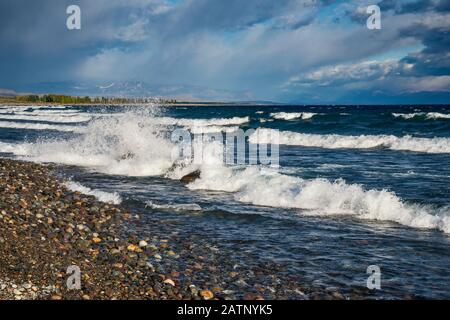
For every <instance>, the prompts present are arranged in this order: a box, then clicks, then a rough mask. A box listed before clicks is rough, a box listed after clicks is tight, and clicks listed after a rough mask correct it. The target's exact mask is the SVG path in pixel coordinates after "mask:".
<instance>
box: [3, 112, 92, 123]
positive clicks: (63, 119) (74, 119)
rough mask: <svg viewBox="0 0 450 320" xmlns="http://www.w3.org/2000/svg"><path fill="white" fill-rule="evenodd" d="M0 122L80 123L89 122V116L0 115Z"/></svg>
mask: <svg viewBox="0 0 450 320" xmlns="http://www.w3.org/2000/svg"><path fill="white" fill-rule="evenodd" d="M1 120H8V121H11V120H13V121H14V120H25V121H45V122H52V123H80V122H86V121H89V120H91V117H90V116H89V115H78V114H73V113H72V114H58V115H35V114H32V113H31V114H26V113H21V114H0V121H1Z"/></svg>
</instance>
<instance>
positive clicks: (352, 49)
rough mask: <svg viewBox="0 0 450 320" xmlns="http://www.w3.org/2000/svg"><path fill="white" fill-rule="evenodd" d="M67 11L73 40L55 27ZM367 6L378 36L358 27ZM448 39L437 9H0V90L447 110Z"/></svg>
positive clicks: (167, 1) (359, 2)
mask: <svg viewBox="0 0 450 320" xmlns="http://www.w3.org/2000/svg"><path fill="white" fill-rule="evenodd" d="M72 4H76V5H79V6H80V8H81V12H82V29H81V30H72V31H69V30H68V29H67V28H66V19H67V14H66V8H67V7H68V6H69V5H72ZM372 4H377V5H379V6H380V8H381V12H382V29H381V30H369V29H368V28H367V27H366V20H367V18H368V17H369V14H367V13H366V8H367V6H369V5H372ZM449 31H450V2H449V1H446V0H404V1H394V0H372V1H366V0H353V1H330V0H321V1H320V0H278V1H272V0H246V1H240V0H228V1H223V0H184V1H183V0H132V1H126V0H96V1H89V0H78V1H76V0H71V1H66V0H64V1H52V0H39V1H33V2H30V1H25V0H14V1H13V0H3V1H2V2H1V3H0V43H1V48H2V50H1V51H0V70H1V72H0V87H1V88H6V89H13V90H27V89H28V88H34V87H35V86H36V85H37V84H39V83H49V82H56V83H65V82H71V83H83V84H97V85H98V84H102V85H108V84H112V83H116V82H126V81H142V82H145V83H148V84H150V85H153V86H159V87H158V88H160V87H161V86H164V88H166V91H165V93H164V92H162V93H160V94H167V95H175V96H177V97H181V98H187V99H192V100H195V99H196V98H199V97H200V96H202V97H203V99H206V98H204V97H205V94H203V95H201V91H207V92H208V95H206V97H207V99H209V100H222V99H227V100H272V101H280V102H295V103H414V102H418V103H425V102H427V103H448V102H450V50H449V49H450V34H449ZM167 88H170V89H167ZM183 88H190V89H189V90H187V89H186V90H185V92H183V90H182V89H183ZM193 88H195V90H194V89H193ZM224 93H226V94H224Z"/></svg>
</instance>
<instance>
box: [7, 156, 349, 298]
mask: <svg viewBox="0 0 450 320" xmlns="http://www.w3.org/2000/svg"><path fill="white" fill-rule="evenodd" d="M160 224H161V222H160V221H155V222H154V223H153V224H152V223H150V224H149V223H148V222H146V223H145V228H147V229H148V228H150V233H151V235H150V236H148V235H147V237H145V238H140V237H139V236H138V234H139V235H141V234H142V233H140V232H138V230H139V229H140V228H141V229H142V225H141V224H140V217H139V215H138V213H136V212H127V210H126V209H124V208H122V207H120V206H117V205H112V204H106V203H102V202H99V201H97V200H96V199H95V198H94V197H92V196H88V195H83V194H80V193H78V192H72V191H70V190H68V189H66V188H65V187H64V185H63V181H60V178H58V177H57V176H56V175H55V174H54V167H52V165H39V164H34V163H29V162H21V161H16V160H10V159H0V231H1V232H0V299H53V300H60V299H86V300H87V299H196V300H198V299H255V300H256V299H344V298H345V297H344V296H343V295H341V294H340V293H339V292H336V291H332V292H326V291H323V292H322V291H321V292H316V291H312V290H309V289H307V288H305V287H300V285H299V282H300V280H299V279H298V277H296V276H295V275H292V277H289V278H286V277H284V278H280V277H278V276H277V270H278V269H277V268H278V266H276V265H255V266H254V267H252V268H248V267H245V268H241V267H239V261H233V260H232V259H230V257H229V256H227V255H226V254H224V253H222V252H220V249H219V248H218V247H217V246H214V245H211V244H209V243H205V242H204V241H203V239H202V237H201V236H199V235H190V236H189V237H182V238H181V237H179V236H177V234H176V232H172V233H173V234H171V229H170V228H171V225H170V222H167V223H165V222H162V224H164V226H161V227H160ZM133 226H134V227H133ZM131 230H135V231H131ZM152 230H154V232H153V231H152ZM202 241H203V242H202ZM68 268H69V270H68ZM70 268H72V269H70ZM73 268H79V270H80V271H81V278H80V283H81V288H80V289H73V288H72V289H69V288H68V285H67V281H68V279H69V280H70V281H72V280H73V279H74V278H73V277H72V276H73V275H74V274H73V270H74V269H73ZM68 271H69V272H68ZM71 279H72V280H71ZM70 281H69V282H70ZM70 283H72V284H73V283H76V282H73V281H72V282H70ZM353 298H354V297H353Z"/></svg>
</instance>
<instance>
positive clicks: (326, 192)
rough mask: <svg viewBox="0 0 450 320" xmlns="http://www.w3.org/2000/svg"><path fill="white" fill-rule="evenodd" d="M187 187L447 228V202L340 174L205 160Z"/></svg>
mask: <svg viewBox="0 0 450 320" xmlns="http://www.w3.org/2000/svg"><path fill="white" fill-rule="evenodd" d="M188 188H189V189H192V190H198V189H208V190H218V191H226V192H233V193H235V198H236V200H238V201H241V202H245V203H251V204H255V205H261V206H270V207H279V208H292V209H299V210H300V213H301V214H305V215H318V216H329V215H353V216H356V217H358V218H361V219H371V220H380V221H392V222H397V223H400V224H402V225H406V226H410V227H415V228H425V229H438V230H441V231H443V232H446V233H450V216H449V212H450V208H441V209H434V208H431V207H429V206H419V205H416V204H408V203H405V202H403V201H402V200H401V199H400V198H399V197H398V196H396V195H395V194H394V193H393V192H389V191H387V190H367V191H366V190H364V189H363V187H361V186H360V185H355V184H346V183H345V182H344V181H342V180H337V181H335V182H331V181H328V180H326V179H313V180H303V179H301V178H298V177H293V176H288V175H283V174H279V173H277V172H274V171H271V170H268V169H264V168H259V167H247V168H246V169H243V170H242V169H240V170H236V169H233V168H230V167H224V166H222V167H217V166H210V167H204V168H202V173H201V178H200V179H198V180H196V181H194V182H193V183H191V184H189V185H188Z"/></svg>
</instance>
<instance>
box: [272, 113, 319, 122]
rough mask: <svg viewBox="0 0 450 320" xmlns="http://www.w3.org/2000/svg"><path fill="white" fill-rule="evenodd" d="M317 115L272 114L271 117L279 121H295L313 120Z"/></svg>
mask: <svg viewBox="0 0 450 320" xmlns="http://www.w3.org/2000/svg"><path fill="white" fill-rule="evenodd" d="M315 115H317V113H312V112H276V113H271V114H270V116H271V117H272V118H274V119H277V120H295V119H303V120H307V119H311V118H312V117H314V116H315Z"/></svg>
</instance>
